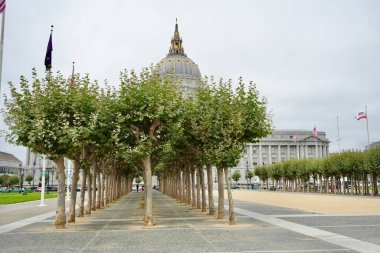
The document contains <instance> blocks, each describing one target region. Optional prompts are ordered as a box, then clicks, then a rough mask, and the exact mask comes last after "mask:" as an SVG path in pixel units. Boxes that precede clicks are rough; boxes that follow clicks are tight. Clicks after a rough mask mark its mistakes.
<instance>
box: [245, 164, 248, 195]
mask: <svg viewBox="0 0 380 253" xmlns="http://www.w3.org/2000/svg"><path fill="white" fill-rule="evenodd" d="M246 164H247V170H246V171H245V179H246V180H247V189H248V171H249V163H248V161H247V162H246Z"/></svg>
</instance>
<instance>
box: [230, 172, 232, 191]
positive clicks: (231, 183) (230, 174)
mask: <svg viewBox="0 0 380 253" xmlns="http://www.w3.org/2000/svg"><path fill="white" fill-rule="evenodd" d="M231 178H232V174H231V167H230V187H231V185H232V181H231Z"/></svg>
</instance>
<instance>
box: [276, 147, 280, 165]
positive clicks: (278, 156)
mask: <svg viewBox="0 0 380 253" xmlns="http://www.w3.org/2000/svg"><path fill="white" fill-rule="evenodd" d="M277 162H278V163H279V162H281V145H278V150H277Z"/></svg>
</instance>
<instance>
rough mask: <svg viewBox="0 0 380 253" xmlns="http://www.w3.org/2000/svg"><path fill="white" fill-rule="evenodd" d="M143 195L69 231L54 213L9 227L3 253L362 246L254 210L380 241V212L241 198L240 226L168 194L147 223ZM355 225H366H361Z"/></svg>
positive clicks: (135, 195) (292, 249)
mask: <svg viewBox="0 0 380 253" xmlns="http://www.w3.org/2000/svg"><path fill="white" fill-rule="evenodd" d="M142 197H143V193H135V192H134V193H130V194H129V195H127V196H125V197H123V198H122V199H120V200H119V201H117V202H115V203H113V204H111V206H110V207H109V208H105V209H100V210H97V211H96V212H93V214H92V215H90V216H86V217H84V218H79V219H77V223H75V224H67V228H66V229H63V230H56V229H55V228H54V226H53V222H54V219H53V217H51V218H49V219H45V220H41V221H37V222H35V223H33V224H30V225H27V226H24V227H21V228H18V229H15V230H13V231H9V232H6V233H3V234H2V235H1V237H0V244H1V245H2V247H1V252H105V251H107V252H165V253H167V252H267V253H268V252H275V253H279V252H305V253H310V252H355V251H354V250H352V249H350V248H347V247H344V246H339V245H336V244H334V243H331V242H327V241H325V240H322V239H320V238H316V237H313V236H308V235H305V234H304V233H302V232H301V233H300V232H296V231H292V230H290V229H288V228H286V227H283V226H279V225H278V224H273V223H271V222H268V221H263V220H262V219H258V218H260V217H256V218H255V217H252V215H251V214H252V213H258V214H261V215H263V217H269V218H275V219H278V220H281V221H286V222H289V223H291V224H293V223H295V224H299V225H302V226H305V227H307V228H318V229H321V230H323V231H330V232H332V233H333V234H338V233H339V234H343V235H345V236H347V237H349V238H352V239H357V240H360V241H363V242H368V243H370V245H375V246H376V245H377V244H379V242H378V238H380V231H379V229H378V228H379V227H380V216H368V217H367V216H366V217H361V216H355V217H351V216H345V217H334V216H330V217H325V216H321V215H320V214H315V213H311V212H305V211H300V210H296V209H291V208H281V207H276V206H270V205H263V204H256V203H250V202H244V201H235V204H236V207H237V208H238V209H237V210H244V211H245V212H248V213H244V212H240V213H238V212H237V214H236V221H237V225H236V226H230V225H228V221H227V219H226V220H222V221H221V220H216V219H215V218H214V217H210V216H208V215H207V214H205V213H202V212H200V211H199V210H196V209H192V208H191V207H189V206H187V205H185V204H182V203H178V202H177V201H175V200H173V199H171V198H169V197H167V196H164V195H162V194H160V193H155V194H154V202H153V203H154V205H153V210H154V214H155V215H156V217H157V225H156V226H154V227H152V228H146V227H144V225H143V215H144V206H143V205H144V204H143V199H142ZM324 218H326V220H328V223H326V220H325V219H324ZM329 224H330V227H328V226H329ZM353 225H356V226H355V228H358V232H353V229H352V228H353V227H352V226H353ZM369 225H371V226H369ZM303 228H304V227H303ZM0 229H1V228H0ZM362 230H364V231H368V233H363V231H362ZM350 233H351V234H350ZM364 252H365V251H364Z"/></svg>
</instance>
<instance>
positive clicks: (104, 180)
mask: <svg viewBox="0 0 380 253" xmlns="http://www.w3.org/2000/svg"><path fill="white" fill-rule="evenodd" d="M105 190H106V176H105V174H104V173H103V174H102V195H101V197H100V206H101V207H104V202H105V200H104V193H105Z"/></svg>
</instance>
